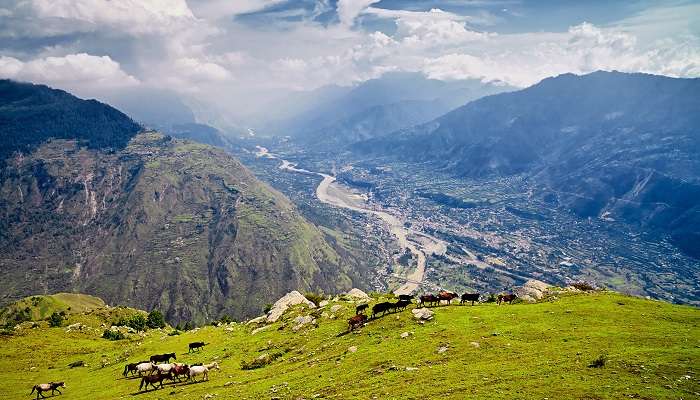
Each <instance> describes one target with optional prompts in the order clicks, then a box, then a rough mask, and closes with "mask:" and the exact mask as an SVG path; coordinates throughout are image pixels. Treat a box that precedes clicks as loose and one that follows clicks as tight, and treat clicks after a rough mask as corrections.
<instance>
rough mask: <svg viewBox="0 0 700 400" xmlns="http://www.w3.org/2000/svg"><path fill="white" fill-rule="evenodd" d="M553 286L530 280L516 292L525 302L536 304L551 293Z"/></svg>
mask: <svg viewBox="0 0 700 400" xmlns="http://www.w3.org/2000/svg"><path fill="white" fill-rule="evenodd" d="M551 286H552V285H550V284H547V283H544V282H542V281H538V280H536V279H530V280H529V281H527V282H525V284H523V286H522V287H519V288H518V289H516V290H515V294H517V295H518V297H519V298H520V299H521V300H523V301H528V302H535V301H537V300H541V299H542V298H543V297H544V296H545V294H547V292H548V291H549V288H550V287H551Z"/></svg>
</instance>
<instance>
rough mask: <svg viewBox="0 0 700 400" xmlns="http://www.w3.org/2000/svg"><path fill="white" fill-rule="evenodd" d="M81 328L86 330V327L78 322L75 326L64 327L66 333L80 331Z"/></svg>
mask: <svg viewBox="0 0 700 400" xmlns="http://www.w3.org/2000/svg"><path fill="white" fill-rule="evenodd" d="M83 328H86V326H85V325H83V324H81V323H80V322H76V323H75V324H71V325H68V326H67V327H66V332H73V331H82V330H83ZM112 328H114V327H112Z"/></svg>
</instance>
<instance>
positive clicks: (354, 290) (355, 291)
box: [346, 288, 370, 300]
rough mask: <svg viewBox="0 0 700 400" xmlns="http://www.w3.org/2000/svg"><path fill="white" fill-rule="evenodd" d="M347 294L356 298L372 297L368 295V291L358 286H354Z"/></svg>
mask: <svg viewBox="0 0 700 400" xmlns="http://www.w3.org/2000/svg"><path fill="white" fill-rule="evenodd" d="M346 294H347V295H348V296H350V297H352V298H353V299H354V300H369V299H370V297H369V296H368V295H367V293H365V292H363V291H362V290H360V289H358V288H352V289H350V291H349V292H347V293H346Z"/></svg>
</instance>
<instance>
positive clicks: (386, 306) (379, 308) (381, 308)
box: [372, 301, 393, 318]
mask: <svg viewBox="0 0 700 400" xmlns="http://www.w3.org/2000/svg"><path fill="white" fill-rule="evenodd" d="M392 306H393V304H392V303H389V302H388V301H385V302H383V303H377V304H375V305H374V306H373V307H372V318H376V317H377V314H379V313H382V315H384V314H385V313H386V312H387V311H389V310H391V308H392Z"/></svg>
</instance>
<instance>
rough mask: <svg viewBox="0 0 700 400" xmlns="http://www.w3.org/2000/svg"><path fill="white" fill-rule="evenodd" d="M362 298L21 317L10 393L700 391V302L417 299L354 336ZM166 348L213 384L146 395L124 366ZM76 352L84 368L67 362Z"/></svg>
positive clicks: (475, 395)
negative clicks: (189, 320) (139, 316)
mask: <svg viewBox="0 0 700 400" xmlns="http://www.w3.org/2000/svg"><path fill="white" fill-rule="evenodd" d="M385 300H389V301H396V300H395V299H394V298H392V297H391V296H386V295H373V296H372V298H370V299H368V301H369V302H370V307H371V306H373V305H374V304H376V303H378V302H380V301H385ZM356 305H357V304H356V303H355V302H354V301H352V299H348V298H344V297H343V296H339V297H338V298H336V299H329V304H327V305H326V306H324V307H320V308H315V309H309V308H307V307H305V306H302V305H298V306H295V307H292V308H290V309H288V310H287V311H286V312H285V313H284V314H283V315H282V317H281V318H280V320H279V321H277V322H274V323H270V324H255V323H250V324H243V323H232V324H222V325H220V326H211V325H209V326H203V327H201V328H200V329H197V330H190V331H182V332H177V334H176V333H175V331H174V330H173V329H172V328H165V329H155V330H151V329H149V330H147V331H146V332H144V333H142V334H137V333H130V332H128V331H127V332H125V336H126V338H125V339H122V340H116V341H112V340H107V339H103V338H102V337H101V336H102V334H103V332H104V331H105V329H106V327H109V323H110V322H112V323H114V322H115V321H116V319H115V317H117V316H116V315H114V316H112V315H111V314H107V312H111V313H114V312H115V311H116V310H117V308H115V307H111V308H109V309H106V310H105V309H103V310H98V311H95V312H90V313H80V314H77V313H76V314H69V315H68V320H67V321H66V322H65V325H64V326H63V327H60V328H58V327H57V328H49V327H48V324H47V323H46V322H45V321H39V322H36V323H32V322H25V323H23V324H20V325H19V326H18V327H17V329H13V327H10V329H9V330H5V331H0V332H3V333H4V335H3V336H2V337H1V338H0V340H1V341H2V346H0V368H2V370H3V380H4V382H5V386H4V387H3V395H4V396H5V397H6V398H9V399H22V398H29V396H27V394H28V393H29V392H30V391H31V386H32V385H34V384H36V383H39V382H50V381H57V380H60V381H65V383H66V388H65V389H62V391H63V393H64V395H63V396H58V398H62V397H66V398H76V399H86V398H89V399H93V400H107V399H109V400H111V399H118V398H130V397H131V396H134V395H135V394H137V396H136V397H138V398H143V399H158V398H172V399H203V398H212V399H234V398H235V399H268V398H278V399H313V398H337V399H373V398H377V399H406V400H416V399H426V398H429V399H445V400H453V399H497V400H501V399H507V400H510V399H528V400H529V399H538V400H540V399H545V398H549V399H562V400H568V399H621V398H640V399H679V398H684V399H689V398H693V397H695V398H697V395H695V394H694V393H698V390H700V389H699V384H698V382H697V365H698V363H697V360H698V357H700V349H698V347H697V343H698V339H700V337H699V333H698V329H697V326H698V324H700V311H699V310H698V308H697V307H691V306H681V305H673V304H669V303H665V302H661V301H653V300H646V299H643V298H638V297H631V296H625V295H621V294H619V293H614V292H609V291H600V292H586V293H569V292H566V291H564V292H560V293H557V294H556V295H550V296H547V297H546V298H545V299H544V301H540V302H537V303H534V304H525V303H521V304H513V305H501V306H498V305H496V304H495V303H482V304H479V303H477V304H476V305H475V306H473V307H472V306H471V305H463V306H460V305H455V303H454V302H453V305H452V306H447V305H444V306H440V307H432V308H431V309H430V311H432V312H434V315H433V316H432V319H431V320H429V321H417V320H416V319H415V318H414V316H413V313H412V311H413V310H414V305H411V306H409V309H408V310H406V311H403V312H396V313H391V314H387V315H386V316H384V317H379V318H376V319H373V320H370V321H368V323H367V324H366V325H365V326H362V327H361V328H358V329H356V330H354V331H353V332H352V333H347V329H348V323H347V319H348V318H350V317H351V316H353V315H354V313H355V306H356ZM122 312H124V313H126V312H127V311H126V310H124V311H122ZM132 312H133V311H132ZM74 324H79V325H74ZM69 326H72V328H68V327H69ZM113 329H116V328H113ZM121 331H124V330H123V329H122V330H121ZM253 332H255V333H254V334H252V333H253ZM195 341H202V342H205V343H207V345H206V346H205V347H204V348H203V349H202V350H201V351H197V352H193V353H188V343H192V342H195ZM29 349H30V350H31V351H28V350H29ZM171 352H176V353H177V362H180V363H184V364H188V365H192V364H194V363H200V362H201V363H205V364H206V363H211V362H213V361H217V362H218V364H219V369H212V370H211V371H209V380H208V381H204V382H200V383H196V384H192V382H187V381H183V382H177V381H174V382H171V381H169V380H166V381H165V382H164V383H165V385H164V388H163V389H158V390H153V389H151V390H148V391H141V392H139V390H138V387H139V384H140V383H141V379H140V378H138V376H135V377H131V376H127V377H122V375H121V374H122V373H123V371H124V366H125V365H127V364H128V363H134V362H138V361H140V360H147V359H148V358H149V357H150V356H151V355H153V354H163V353H171ZM37 360H41V362H38V361H37ZM79 361H83V362H84V364H86V365H85V366H78V367H73V368H71V366H70V365H71V364H73V365H75V364H74V363H76V362H79ZM28 377H31V380H29V379H28ZM199 380H200V381H201V378H200V379H199ZM107 382H109V384H107Z"/></svg>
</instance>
